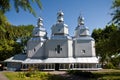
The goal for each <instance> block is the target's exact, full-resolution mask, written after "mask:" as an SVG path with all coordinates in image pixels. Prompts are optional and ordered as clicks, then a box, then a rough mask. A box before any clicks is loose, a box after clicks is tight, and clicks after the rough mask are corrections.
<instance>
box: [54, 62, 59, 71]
mask: <svg viewBox="0 0 120 80" xmlns="http://www.w3.org/2000/svg"><path fill="white" fill-rule="evenodd" d="M59 66H60V64H59V63H56V64H55V70H56V71H59Z"/></svg>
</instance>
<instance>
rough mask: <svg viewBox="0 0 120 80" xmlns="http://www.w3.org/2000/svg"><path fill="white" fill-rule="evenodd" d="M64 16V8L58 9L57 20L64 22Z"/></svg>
mask: <svg viewBox="0 0 120 80" xmlns="http://www.w3.org/2000/svg"><path fill="white" fill-rule="evenodd" d="M63 16H64V13H63V11H62V10H60V11H58V13H57V22H63V21H64V18H63Z"/></svg>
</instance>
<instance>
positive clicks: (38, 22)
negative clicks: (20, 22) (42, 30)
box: [37, 17, 43, 27]
mask: <svg viewBox="0 0 120 80" xmlns="http://www.w3.org/2000/svg"><path fill="white" fill-rule="evenodd" d="M37 25H38V27H42V26H43V19H42V18H41V17H39V18H38V21H37Z"/></svg>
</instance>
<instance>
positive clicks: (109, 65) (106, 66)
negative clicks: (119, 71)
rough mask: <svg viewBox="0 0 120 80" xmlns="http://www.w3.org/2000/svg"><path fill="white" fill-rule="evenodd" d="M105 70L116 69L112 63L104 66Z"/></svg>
mask: <svg viewBox="0 0 120 80" xmlns="http://www.w3.org/2000/svg"><path fill="white" fill-rule="evenodd" d="M104 68H105V69H114V68H115V67H114V66H113V64H112V63H110V62H109V63H108V64H106V65H105V66H104Z"/></svg>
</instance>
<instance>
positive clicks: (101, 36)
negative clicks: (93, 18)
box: [92, 24, 120, 67]
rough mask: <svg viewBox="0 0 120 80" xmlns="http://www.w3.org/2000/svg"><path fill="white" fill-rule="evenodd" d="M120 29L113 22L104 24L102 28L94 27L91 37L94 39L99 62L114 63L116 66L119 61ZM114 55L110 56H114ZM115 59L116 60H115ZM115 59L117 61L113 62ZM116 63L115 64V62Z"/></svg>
mask: <svg viewBox="0 0 120 80" xmlns="http://www.w3.org/2000/svg"><path fill="white" fill-rule="evenodd" d="M119 35H120V31H118V27H117V26H115V25H114V24H111V25H109V26H106V27H105V28H104V29H101V28H100V29H94V30H93V32H92V37H93V38H94V39H95V41H96V45H95V48H96V53H97V56H100V62H101V63H102V65H103V64H106V65H107V64H109V63H110V65H112V64H113V65H114V66H115V67H118V65H119V62H120V59H119V58H120V56H118V55H119V54H120V36H119ZM115 55H117V56H116V57H114V58H113V57H112V56H115ZM116 59H117V60H116ZM114 61H117V62H114ZM116 63H117V64H116Z"/></svg>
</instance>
